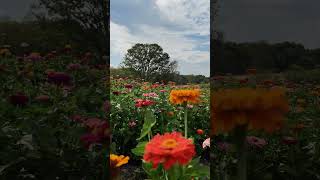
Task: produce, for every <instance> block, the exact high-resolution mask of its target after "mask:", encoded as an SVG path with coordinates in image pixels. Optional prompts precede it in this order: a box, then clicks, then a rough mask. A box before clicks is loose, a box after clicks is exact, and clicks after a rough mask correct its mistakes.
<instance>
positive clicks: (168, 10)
mask: <svg viewBox="0 0 320 180" xmlns="http://www.w3.org/2000/svg"><path fill="white" fill-rule="evenodd" d="M155 5H156V7H157V8H158V9H159V11H160V16H161V17H162V18H165V19H167V20H168V21H169V22H171V23H173V24H175V25H176V26H177V27H180V28H183V29H185V30H187V32H189V33H196V34H199V35H209V34H210V33H209V32H210V31H209V29H210V1H208V0H156V1H155Z"/></svg>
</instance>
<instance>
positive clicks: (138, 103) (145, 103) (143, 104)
mask: <svg viewBox="0 0 320 180" xmlns="http://www.w3.org/2000/svg"><path fill="white" fill-rule="evenodd" d="M152 104H154V102H153V101H151V100H148V99H136V104H135V106H136V107H146V106H150V105H152Z"/></svg>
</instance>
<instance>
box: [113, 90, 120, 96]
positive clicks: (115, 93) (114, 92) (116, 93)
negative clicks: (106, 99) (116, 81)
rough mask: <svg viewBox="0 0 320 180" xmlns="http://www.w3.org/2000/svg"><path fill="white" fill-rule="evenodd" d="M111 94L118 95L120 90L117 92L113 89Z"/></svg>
mask: <svg viewBox="0 0 320 180" xmlns="http://www.w3.org/2000/svg"><path fill="white" fill-rule="evenodd" d="M112 94H114V95H117V96H118V95H120V94H121V92H119V91H113V92H112Z"/></svg>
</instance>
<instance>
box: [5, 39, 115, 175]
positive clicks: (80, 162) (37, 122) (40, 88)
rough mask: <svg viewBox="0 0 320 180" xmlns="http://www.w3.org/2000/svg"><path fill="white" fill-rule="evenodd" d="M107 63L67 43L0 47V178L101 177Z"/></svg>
mask: <svg viewBox="0 0 320 180" xmlns="http://www.w3.org/2000/svg"><path fill="white" fill-rule="evenodd" d="M107 68H108V66H106V65H97V63H96V61H95V58H94V57H93V55H92V54H91V53H90V52H83V53H80V54H79V55H75V53H73V50H72V48H71V46H70V45H67V46H66V47H65V48H61V49H59V50H57V51H52V52H49V53H47V54H39V53H36V52H34V53H30V54H29V53H28V54H26V55H25V56H22V57H19V56H16V55H14V54H13V53H12V52H10V50H9V48H4V49H1V50H0V86H1V88H0V96H1V102H0V144H1V146H0V157H1V158H0V179H74V180H79V179H103V178H106V176H107V173H106V165H105V163H106V157H107V153H108V152H107V146H106V144H108V142H109V125H108V123H107V121H106V119H107V111H108V110H109V106H108V101H106V100H107V96H108V93H106V92H107V90H106V89H107V87H106V82H107V81H106V79H107V77H106V72H107Z"/></svg>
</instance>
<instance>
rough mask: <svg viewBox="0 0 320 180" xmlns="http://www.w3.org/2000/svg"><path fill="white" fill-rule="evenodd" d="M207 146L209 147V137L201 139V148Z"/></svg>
mask: <svg viewBox="0 0 320 180" xmlns="http://www.w3.org/2000/svg"><path fill="white" fill-rule="evenodd" d="M207 147H209V148H210V138H207V139H206V140H204V141H203V143H202V148H203V149H205V148H207Z"/></svg>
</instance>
